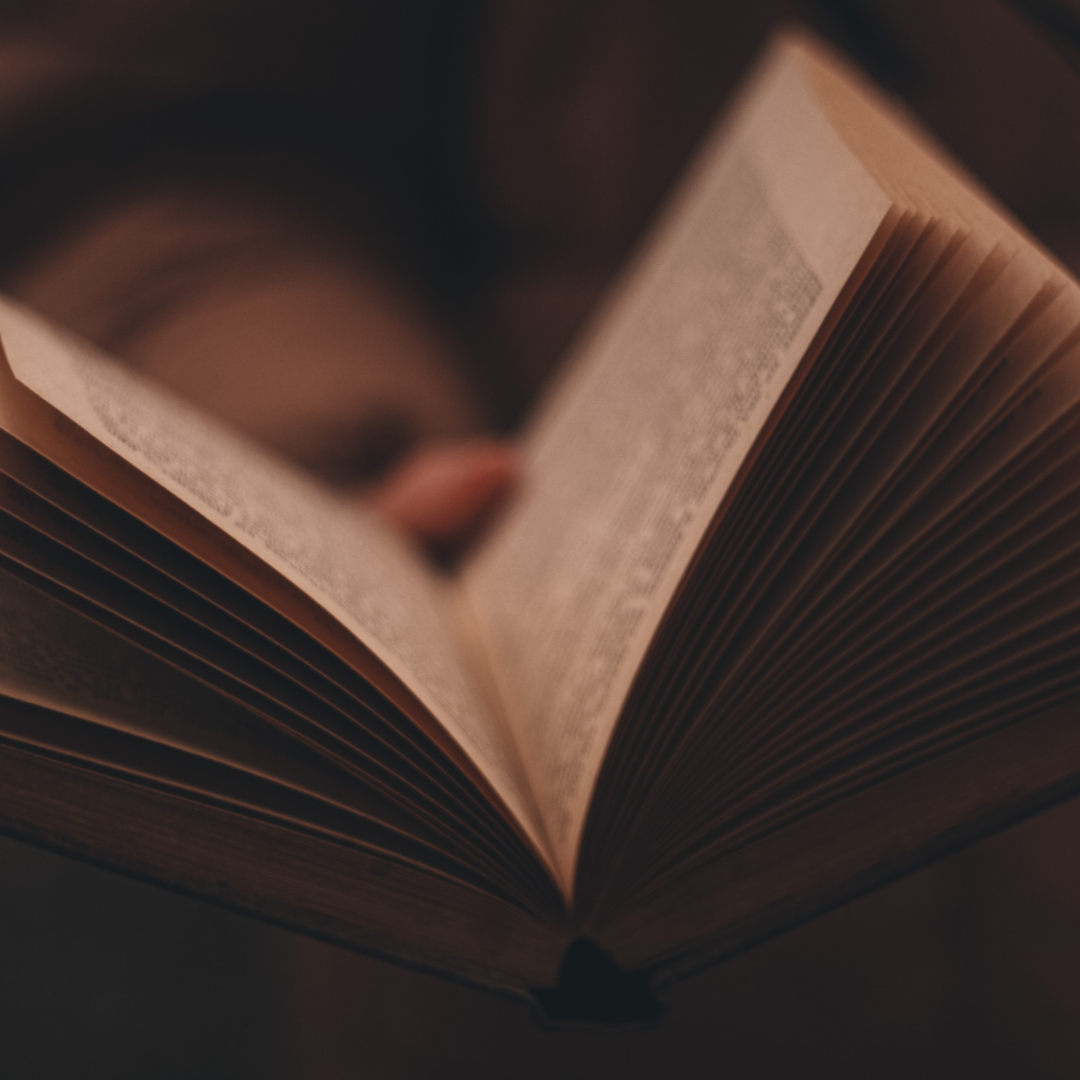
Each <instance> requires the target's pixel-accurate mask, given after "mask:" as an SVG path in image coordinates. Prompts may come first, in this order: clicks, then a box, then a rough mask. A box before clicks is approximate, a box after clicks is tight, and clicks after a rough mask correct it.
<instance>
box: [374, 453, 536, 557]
mask: <svg viewBox="0 0 1080 1080" xmlns="http://www.w3.org/2000/svg"><path fill="white" fill-rule="evenodd" d="M517 472H518V459H517V453H516V451H515V449H514V447H513V446H511V445H510V444H509V443H506V442H498V441H496V440H493V439H474V440H471V441H469V442H463V443H452V444H446V445H439V446H427V447H421V448H420V449H419V450H416V451H414V452H413V453H412V454H411V455H410V456H409V457H407V458H406V459H405V460H404V461H403V462H402V463H401V464H400V465H399V466H398V467H397V468H396V469H395V470H394V471H393V472H392V473H391V474H390V475H389V476H388V477H387V478H386V480H385V481H383V483H382V484H381V485H380V486H379V488H378V489H377V490H376V492H375V493H374V503H375V507H376V509H377V510H378V511H379V512H380V513H381V514H382V515H383V517H384V518H386V519H387V520H388V521H389V522H391V523H392V524H393V525H396V526H397V527H398V528H400V529H402V530H404V531H405V532H408V533H410V534H412V535H413V536H415V537H417V538H418V539H420V540H424V541H427V542H429V543H434V544H439V545H446V544H453V543H455V542H458V541H461V540H463V539H465V538H466V537H467V536H468V535H469V534H470V533H471V532H472V531H473V530H475V529H476V528H477V527H478V526H479V525H480V524H481V522H482V521H483V519H484V518H485V516H486V515H487V514H488V513H489V512H490V511H491V510H492V509H494V507H495V506H496V505H497V504H498V503H499V502H500V501H501V500H502V499H503V498H504V497H505V495H506V494H507V493H508V492H509V490H510V488H511V487H512V486H513V483H514V480H515V479H516V477H517Z"/></svg>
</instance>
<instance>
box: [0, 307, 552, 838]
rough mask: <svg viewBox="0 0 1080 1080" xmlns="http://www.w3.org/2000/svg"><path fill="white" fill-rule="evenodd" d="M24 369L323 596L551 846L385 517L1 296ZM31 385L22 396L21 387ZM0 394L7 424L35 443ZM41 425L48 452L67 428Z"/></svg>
mask: <svg viewBox="0 0 1080 1080" xmlns="http://www.w3.org/2000/svg"><path fill="white" fill-rule="evenodd" d="M0 338H2V340H3V346H4V353H5V355H6V358H7V361H8V364H9V365H10V370H11V373H12V374H13V375H14V376H15V379H17V380H18V382H19V383H20V384H22V387H25V388H27V389H29V390H30V391H31V392H32V393H33V394H35V395H37V397H38V398H40V399H42V400H43V401H45V402H47V403H48V404H49V405H50V406H52V407H53V408H54V409H56V410H58V411H59V412H60V413H62V414H63V415H64V416H66V417H67V418H68V419H70V420H71V421H73V422H74V423H75V424H77V425H78V426H79V427H80V428H81V429H82V430H83V431H85V432H87V433H89V434H90V435H92V436H93V437H94V438H95V439H97V440H98V441H99V442H101V443H103V444H104V445H105V446H107V447H108V448H109V449H111V450H112V451H114V452H115V453H116V454H118V455H119V456H120V457H121V458H123V459H124V460H125V461H127V462H129V463H131V464H132V465H134V466H135V467H136V468H137V469H139V470H140V471H141V472H142V473H144V474H145V475H147V476H149V477H150V478H151V479H153V480H154V481H155V482H156V483H158V484H159V485H161V487H162V488H164V489H166V490H167V491H169V492H171V493H172V494H173V495H175V496H177V497H178V498H179V499H181V500H182V501H183V502H184V503H186V504H187V505H188V506H189V507H191V508H193V509H194V510H196V511H197V512H198V513H199V514H201V515H202V516H203V517H204V518H205V519H207V520H208V521H210V522H211V523H213V524H214V525H215V526H217V527H218V528H219V529H220V530H222V531H223V532H224V533H226V534H227V535H228V536H230V537H232V538H233V539H234V540H236V541H238V542H239V543H240V544H242V545H243V546H244V547H245V548H246V549H247V550H248V551H250V552H252V553H254V554H255V555H256V556H258V557H259V558H260V559H261V560H263V561H264V562H265V563H266V564H267V565H269V566H271V567H273V568H274V570H276V571H277V572H278V573H280V574H281V575H282V576H283V577H284V578H286V579H287V580H288V581H290V582H292V583H293V584H294V585H295V586H297V587H298V588H299V589H301V590H302V591H303V592H304V593H305V594H306V595H307V596H309V597H311V598H312V599H314V600H315V601H316V602H317V603H318V604H319V605H321V607H322V608H323V609H324V610H326V611H327V612H329V613H330V614H331V615H332V616H334V618H336V619H337V620H338V621H339V622H340V623H341V624H342V625H344V626H345V627H346V628H347V629H348V630H349V631H350V632H351V633H352V634H354V635H355V636H356V638H358V639H359V640H360V641H361V642H362V643H363V644H364V645H365V646H366V647H367V648H368V649H369V650H370V651H371V653H373V654H374V655H375V656H377V657H378V658H379V659H380V660H381V661H382V662H383V663H384V664H385V665H386V666H387V667H388V668H389V669H390V670H391V671H392V672H394V673H395V674H396V675H397V676H398V677H399V678H401V679H402V680H403V681H404V682H405V684H406V685H407V686H408V687H409V688H410V689H411V690H412V692H413V693H415V695H416V697H417V698H418V699H419V701H420V702H421V703H422V705H423V706H425V707H426V708H427V709H428V710H430V712H431V714H432V715H433V716H434V717H435V718H436V719H437V720H438V721H439V723H441V724H442V725H443V726H444V728H445V729H446V730H447V731H448V732H449V733H450V735H451V736H452V737H453V738H454V739H455V740H456V742H457V743H458V745H459V746H461V747H462V749H463V750H464V751H465V753H466V754H467V755H468V756H469V758H470V759H471V760H472V761H473V762H475V764H476V766H477V767H478V768H479V769H480V770H481V772H482V773H483V775H484V776H485V777H486V778H487V780H488V781H489V782H490V783H491V785H492V787H493V788H494V789H495V791H496V792H497V793H498V795H499V796H500V798H502V799H503V800H504V802H505V804H506V805H507V806H508V807H509V809H510V811H511V813H513V814H514V815H515V816H516V817H517V818H518V821H519V823H520V824H522V826H523V827H524V828H525V830H526V832H527V833H528V834H529V835H530V837H531V838H532V839H533V842H534V844H537V846H538V847H539V848H540V849H541V850H542V848H543V845H542V842H541V841H540V839H539V833H538V826H537V823H536V819H535V813H534V811H533V810H532V804H531V800H530V797H529V794H528V789H527V786H526V784H525V783H524V781H523V778H522V775H521V768H520V763H519V762H518V761H517V759H516V755H515V751H514V747H513V745H512V744H511V743H510V742H509V741H508V739H507V736H506V732H505V728H504V727H503V725H501V723H500V719H499V716H498V713H497V711H496V709H495V708H493V706H492V702H491V698H490V696H489V695H488V694H487V693H486V691H485V689H484V687H483V685H482V684H481V683H480V681H479V680H478V679H477V677H476V675H475V674H474V666H475V665H474V662H473V661H472V659H471V657H470V655H469V646H468V644H467V641H466V638H465V636H464V635H463V633H462V631H461V627H460V623H459V620H458V614H457V608H456V606H455V603H454V601H453V590H452V587H451V586H450V584H449V583H448V582H447V581H446V580H445V579H443V578H442V577H440V576H439V575H438V574H437V573H435V572H434V571H432V570H431V569H430V568H429V567H428V566H427V564H426V563H425V562H424V560H423V559H422V557H421V556H420V555H419V554H418V553H417V552H414V551H413V550H412V549H411V548H409V546H408V545H407V544H406V543H405V542H404V541H403V540H401V539H399V538H398V537H397V536H396V535H395V534H393V533H392V532H391V530H390V529H389V528H388V527H386V526H385V525H383V524H382V522H381V521H380V520H379V519H378V518H377V517H376V516H375V514H374V513H372V512H369V511H366V510H364V509H362V508H360V507H358V506H357V505H356V504H355V503H354V502H351V501H346V500H345V499H343V498H340V497H338V496H337V495H335V494H334V493H333V492H332V491H331V490H330V489H328V488H323V487H321V486H320V485H319V484H318V482H317V481H315V480H314V479H313V478H311V477H309V476H307V475H304V474H302V473H300V472H299V471H298V470H295V469H293V468H292V467H290V466H289V465H288V464H287V463H285V462H283V461H281V460H279V459H277V458H276V457H274V456H273V455H271V454H269V453H267V452H264V451H263V450H261V449H260V448H259V447H257V446H255V445H253V444H251V443H249V442H247V441H246V440H245V439H243V438H241V437H239V436H236V435H234V434H233V433H231V432H229V431H227V430H226V429H224V428H223V427H222V426H221V425H220V424H218V423H216V422H215V421H214V420H212V419H211V418H209V417H206V416H204V415H202V414H201V413H199V412H198V411H197V410H195V409H193V408H191V407H190V406H188V405H186V404H185V403H184V402H182V401H180V400H178V399H176V398H173V397H172V396H171V395H169V394H167V393H166V392H165V391H163V390H161V389H160V388H158V387H156V386H154V385H151V384H150V383H149V382H147V381H146V380H144V379H142V378H140V377H139V376H137V375H136V374H135V373H133V372H131V371H129V370H128V369H125V368H123V367H122V366H121V365H119V364H118V363H116V362H115V361H113V360H111V359H110V358H108V357H106V356H104V355H102V354H101V353H100V352H99V351H97V350H96V349H94V348H93V347H92V346H90V345H89V344H87V343H85V342H82V341H79V340H77V339H75V338H74V337H71V336H69V335H66V334H64V333H63V332H61V331H59V330H57V329H55V328H53V327H51V326H50V325H48V324H47V323H46V322H45V321H44V320H42V319H40V318H38V317H37V316H35V315H33V314H32V313H31V312H29V311H27V310H25V309H23V308H21V307H20V306H18V305H16V304H14V303H13V302H11V301H7V300H0ZM20 389H21V388H20ZM13 398H14V394H10V393H8V394H0V423H2V424H3V426H4V427H5V429H7V430H9V431H10V432H11V433H12V434H14V435H15V436H16V437H19V438H27V436H28V431H27V430H26V429H27V427H28V424H27V421H26V410H25V409H21V411H20V406H21V403H19V402H16V401H14V400H13ZM41 427H42V425H41V424H40V423H39V424H38V425H37V430H34V429H33V428H31V429H30V431H29V435H30V437H31V438H32V439H33V440H34V443H32V445H33V444H36V445H35V449H38V450H39V452H42V453H44V454H45V456H47V457H48V456H50V455H49V452H48V447H47V446H46V445H44V444H43V441H42V440H43V439H44V441H45V442H48V440H49V439H50V438H51V439H56V438H57V437H58V436H57V433H56V432H50V433H45V432H42V431H41V430H40V429H41Z"/></svg>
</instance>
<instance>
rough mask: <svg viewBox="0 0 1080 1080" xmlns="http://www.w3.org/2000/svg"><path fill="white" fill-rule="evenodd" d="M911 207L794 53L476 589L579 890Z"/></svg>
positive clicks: (701, 195) (535, 474)
mask: <svg viewBox="0 0 1080 1080" xmlns="http://www.w3.org/2000/svg"><path fill="white" fill-rule="evenodd" d="M889 205H890V204H889V201H888V200H887V199H886V198H885V196H884V195H883V194H882V192H881V191H880V189H879V188H878V186H877V185H876V184H875V183H874V182H873V181H872V180H871V179H870V178H869V176H868V175H867V174H866V173H865V171H864V170H863V169H862V168H861V166H860V165H859V164H858V163H857V161H856V160H855V158H854V157H853V156H852V155H851V153H850V152H849V151H847V150H846V149H845V148H844V146H843V145H842V144H841V143H840V141H839V139H838V138H837V137H836V136H835V134H834V133H833V132H832V130H831V129H830V128H829V127H828V125H827V124H826V123H825V121H824V120H823V118H822V117H821V115H820V113H819V112H818V111H817V109H816V108H815V106H814V105H813V104H812V101H811V97H810V95H809V94H808V93H807V91H806V88H805V87H804V85H803V83H802V79H801V75H800V69H799V65H798V61H797V59H796V58H795V57H794V56H792V55H791V54H790V53H788V52H786V51H781V52H780V53H779V54H778V55H776V56H774V59H773V62H772V63H771V65H769V66H768V67H767V68H766V69H765V72H764V74H763V76H761V77H760V79H759V80H758V81H757V83H756V84H752V86H751V89H750V90H749V91H748V92H747V94H746V95H745V96H744V98H743V103H742V105H741V107H740V108H739V110H738V111H737V113H736V115H735V116H734V118H733V121H732V122H731V124H730V125H728V126H727V127H726V128H724V129H722V130H721V131H720V132H718V133H717V135H716V136H714V138H713V141H712V144H711V145H710V146H709V147H707V149H706V152H705V154H704V157H703V160H702V161H700V162H699V164H698V165H697V167H696V169H695V170H694V172H693V173H692V174H691V177H690V180H689V182H688V184H687V186H686V188H685V189H684V191H683V193H682V194H681V196H680V197H679V198H678V200H677V202H676V204H675V207H674V209H673V210H672V211H671V212H670V213H669V214H668V216H667V219H666V221H665V222H664V223H662V225H661V228H660V229H659V231H658V234H657V236H656V238H655V240H654V241H653V243H652V245H651V246H650V248H649V249H648V251H647V254H646V256H645V257H644V258H643V259H642V260H641V261H640V262H639V265H638V267H637V269H636V271H635V272H634V273H633V275H632V276H631V278H630V279H629V281H628V282H627V284H626V285H625V287H624V288H623V290H622V293H621V295H619V296H618V298H617V299H616V301H615V302H614V304H613V305H612V307H611V309H610V311H609V312H608V313H607V316H606V319H605V320H604V321H602V322H601V324H600V325H599V327H598V329H597V330H596V331H595V332H594V333H593V334H592V336H591V339H590V340H589V341H588V343H587V345H586V347H585V349H584V351H583V354H582V355H580V357H579V358H578V359H577V361H576V363H575V365H574V366H573V367H572V368H571V371H570V374H569V376H568V377H567V378H566V380H565V381H564V383H563V385H562V386H561V388H560V389H559V391H558V392H557V394H556V395H555V397H554V399H553V400H552V401H550V402H549V403H548V405H547V407H546V409H545V410H544V411H543V413H542V415H541V419H540V421H539V423H538V424H537V425H536V426H535V428H534V429H533V431H532V432H531V434H530V437H529V439H528V441H527V443H526V462H527V472H526V479H525V484H524V490H523V493H522V496H521V498H520V500H519V501H518V503H517V505H516V506H515V507H514V509H513V511H512V513H511V514H510V515H509V516H508V518H507V519H506V521H505V522H504V524H503V525H502V527H501V528H500V529H499V530H498V532H497V534H496V535H494V536H493V537H491V539H490V542H489V543H487V544H486V545H485V547H484V549H483V550H482V551H481V552H480V553H479V554H478V557H477V558H476V560H475V561H474V563H473V564H472V565H471V566H470V568H469V570H468V572H467V576H466V582H465V584H466V588H467V593H468V596H469V599H470V601H471V603H472V604H473V606H474V608H475V611H476V616H477V621H478V623H479V625H480V626H481V628H482V630H483V633H484V635H485V640H486V643H487V647H488V649H489V650H490V652H491V655H492V657H493V669H494V672H495V675H496V678H497V679H498V682H499V686H500V690H501V693H502V695H503V696H504V698H505V700H506V703H507V709H508V712H509V715H510V718H511V722H512V724H513V726H514V729H515V733H516V735H517V737H518V739H519V741H520V743H521V745H522V748H523V758H524V760H525V762H526V767H527V768H528V769H529V771H530V775H531V778H532V783H533V787H534V790H535V791H536V792H537V797H538V800H539V802H540V804H541V807H542V810H543V811H544V813H545V815H546V824H547V828H548V831H549V834H550V836H551V837H552V840H553V843H554V844H555V847H556V849H557V855H558V858H559V861H560V865H561V866H562V868H563V872H564V873H566V874H568V875H572V873H573V866H574V863H575V859H576V853H577V847H578V843H579V840H580V835H581V831H582V828H583V825H584V820H585V815H586V812H587V810H588V805H589V799H590V796H591V793H592V789H593V786H594V783H595V780H596V776H597V772H598V770H599V767H600V764H601V761H602V759H603V755H604V752H605V749H606V747H607V745H608V742H609V740H610V737H611V733H612V730H613V728H614V726H615V722H616V720H617V718H618V716H619V713H620V710H621V708H622V704H623V701H624V700H625V697H626V694H627V692H628V689H629V687H630V684H631V682H632V680H633V677H634V674H635V672H636V671H637V669H638V666H639V665H640V663H641V660H642V657H643V656H644V653H645V651H646V648H647V646H648V644H649V641H650V639H651V638H652V636H653V634H654V632H655V630H656V628H657V625H658V624H659V622H660V619H661V617H662V615H663V612H664V609H665V608H666V606H667V604H668V602H669V600H670V598H671V596H672V594H673V592H674V590H675V588H676V586H677V584H678V582H679V580H680V578H681V577H682V575H683V573H684V571H685V569H686V567H687V565H688V563H689V561H690V559H691V558H692V556H693V553H694V551H695V549H696V548H697V546H698V544H699V542H700V540H701V538H702V536H703V534H704V532H705V530H706V528H707V527H708V525H709V523H710V521H711V519H712V516H713V514H714V512H715V510H716V508H717V507H718V506H719V505H720V503H721V501H722V499H723V496H724V493H725V491H726V490H727V488H728V486H729V485H730V484H731V482H732V480H733V479H734V478H735V476H736V474H737V472H738V470H739V468H740V466H741V464H742V462H743V461H744V459H745V457H746V455H747V453H748V452H749V450H750V448H751V446H752V444H753V442H754V440H755V439H756V437H757V436H758V434H759V432H760V430H761V428H762V427H763V425H764V424H765V422H766V419H767V418H768V417H769V415H770V413H771V411H772V409H773V407H774V405H775V404H776V402H777V400H778V398H779V396H780V394H781V393H782V391H783V390H784V388H785V386H786V385H787V383H788V381H789V380H790V378H791V376H792V374H793V372H794V371H795V368H796V366H797V364H798V362H799V360H800V358H801V357H802V356H803V354H804V352H805V351H806V349H807V346H808V345H809V343H810V341H811V339H812V337H813V335H814V333H815V332H816V331H817V329H818V328H819V326H820V325H821V323H822V321H823V319H824V318H825V315H826V314H827V312H828V310H829V308H830V306H831V305H832V303H833V301H834V300H835V299H836V297H837V295H838V294H839V292H840V290H841V288H842V287H843V285H844V284H845V282H846V281H847V279H848V277H849V276H850V274H851V273H852V271H853V269H854V267H855V265H856V263H857V262H858V260H859V258H860V257H861V255H862V254H863V252H864V251H865V249H866V247H867V246H868V244H869V243H870V241H871V240H872V238H873V237H874V235H875V233H876V231H877V229H878V227H879V225H880V224H881V222H882V221H883V219H884V217H885V215H886V213H887V211H888V209H889Z"/></svg>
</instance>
